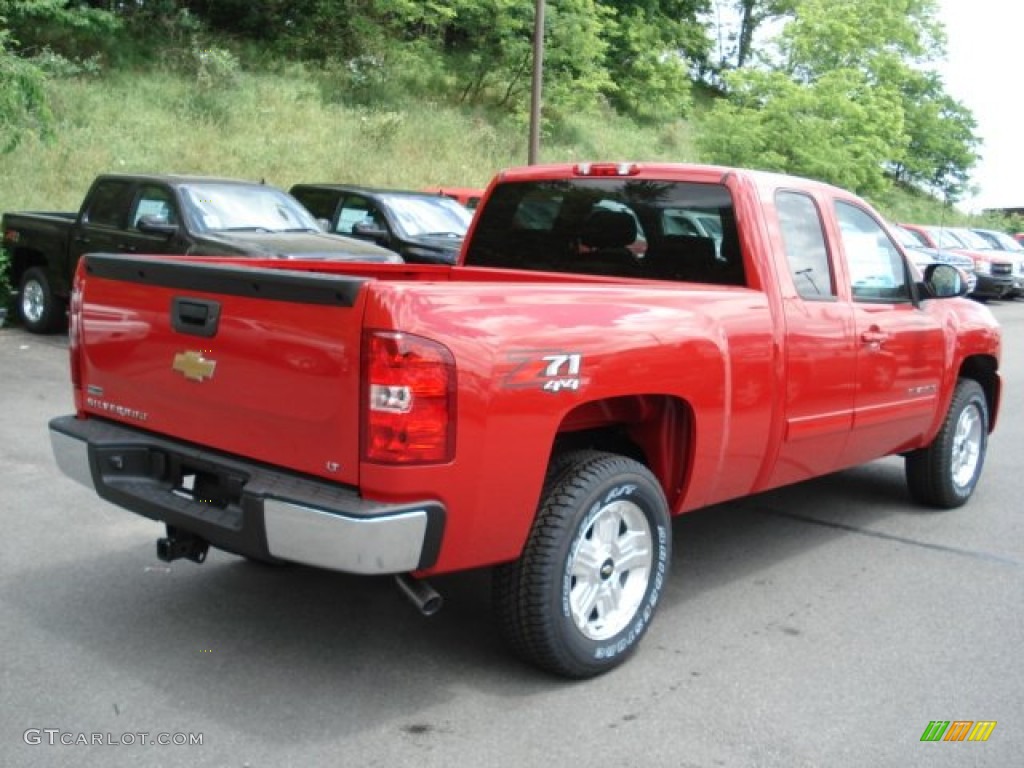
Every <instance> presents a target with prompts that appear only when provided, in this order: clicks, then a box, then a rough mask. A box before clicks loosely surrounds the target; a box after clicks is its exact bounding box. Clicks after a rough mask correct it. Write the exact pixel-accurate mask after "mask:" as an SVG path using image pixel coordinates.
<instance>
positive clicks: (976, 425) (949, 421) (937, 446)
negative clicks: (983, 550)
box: [906, 379, 988, 509]
mask: <svg viewBox="0 0 1024 768" xmlns="http://www.w3.org/2000/svg"><path fill="white" fill-rule="evenodd" d="M987 447H988V401H987V400H986V399H985V393H984V392H983V391H982V389H981V385H979V384H978V382H976V381H974V380H973V379H960V380H959V381H958V382H957V385H956V390H955V391H954V392H953V400H952V402H951V403H950V405H949V412H948V413H947V414H946V419H945V421H943V423H942V428H941V429H940V430H939V433H938V434H937V435H936V436H935V439H934V440H933V441H932V443H931V445H929V446H927V447H926V448H921V449H919V450H916V451H914V452H912V453H909V454H907V458H906V474H907V487H908V488H909V489H910V495H911V496H912V497H913V499H914V500H915V501H917V502H919V503H921V504H926V505H928V506H932V507H939V508H940V509H953V508H954V507H959V506H963V505H964V504H966V503H967V500H968V499H969V498H970V497H971V494H972V493H974V487H975V486H976V485H977V484H978V479H979V478H980V477H981V469H982V467H983V466H984V464H985V451H986V450H987Z"/></svg>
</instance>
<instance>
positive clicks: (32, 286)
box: [21, 280, 46, 323]
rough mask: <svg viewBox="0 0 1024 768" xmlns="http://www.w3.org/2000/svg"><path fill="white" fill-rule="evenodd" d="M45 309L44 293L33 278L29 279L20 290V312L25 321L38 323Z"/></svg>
mask: <svg viewBox="0 0 1024 768" xmlns="http://www.w3.org/2000/svg"><path fill="white" fill-rule="evenodd" d="M45 311H46V294H45V291H44V289H43V286H41V285H40V284H39V283H38V282H37V281H35V280H29V281H28V282H26V283H25V287H24V288H23V289H22V291H21V314H22V316H23V317H24V318H25V320H26V321H28V322H30V323H38V322H40V321H41V320H42V319H43V312H45Z"/></svg>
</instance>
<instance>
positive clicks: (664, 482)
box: [549, 394, 696, 510]
mask: <svg viewBox="0 0 1024 768" xmlns="http://www.w3.org/2000/svg"><path fill="white" fill-rule="evenodd" d="M695 432H696V431H695V419H694V412H693V408H692V407H691V405H690V403H689V402H687V401H686V400H684V399H683V398H680V397H677V396H674V395H666V394H642V395H625V396H619V397H610V398H607V399H602V400H592V401H589V402H587V403H582V404H579V405H577V406H576V407H574V408H573V409H572V410H571V411H569V412H568V413H567V414H566V415H565V418H564V419H563V420H562V422H561V424H560V425H559V427H558V431H557V434H556V437H555V441H554V444H553V446H552V452H551V457H550V461H554V459H555V457H556V456H558V455H559V454H561V453H565V452H567V451H572V450H579V449H584V448H591V449H594V450H599V451H607V452H609V453H617V454H620V455H623V456H627V457H629V458H631V459H634V460H636V461H638V462H640V463H641V464H643V465H645V466H646V467H647V468H648V469H650V470H651V472H652V473H653V474H654V476H655V478H657V480H658V483H659V484H660V485H661V488H662V490H663V491H664V493H665V498H666V500H667V501H668V507H669V510H676V509H677V508H678V506H679V504H680V501H681V499H682V497H683V494H684V492H685V490H686V487H687V485H688V483H689V480H690V473H691V471H692V467H693V457H694V455H695V442H696V434H695ZM550 461H549V463H550Z"/></svg>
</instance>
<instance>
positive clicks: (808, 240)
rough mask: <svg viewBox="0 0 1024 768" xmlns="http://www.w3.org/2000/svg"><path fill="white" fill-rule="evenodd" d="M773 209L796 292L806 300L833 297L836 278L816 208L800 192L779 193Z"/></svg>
mask: <svg viewBox="0 0 1024 768" xmlns="http://www.w3.org/2000/svg"><path fill="white" fill-rule="evenodd" d="M775 210H776V211H777V212H778V215H779V229H780V230H781V231H782V244H783V247H784V248H785V250H786V261H787V262H788V263H789V271H790V274H792V276H793V285H795V286H796V291H797V293H799V294H800V296H801V297H802V298H805V299H823V298H832V297H834V296H835V295H836V287H835V280H834V279H833V277H832V268H831V265H830V264H829V258H828V248H827V247H826V246H825V235H824V232H823V230H822V226H821V215H820V213H819V212H818V207H817V206H816V205H815V204H814V200H812V199H811V198H810V197H809V196H808V195H805V194H802V193H800V192H778V193H777V194H776V195H775Z"/></svg>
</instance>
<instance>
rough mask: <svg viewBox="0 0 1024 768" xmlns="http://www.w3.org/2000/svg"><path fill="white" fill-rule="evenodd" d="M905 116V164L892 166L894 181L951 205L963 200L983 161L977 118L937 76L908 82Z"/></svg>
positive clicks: (924, 75)
mask: <svg viewBox="0 0 1024 768" xmlns="http://www.w3.org/2000/svg"><path fill="white" fill-rule="evenodd" d="M903 110H904V113H905V115H906V132H907V135H908V137H909V142H908V145H907V151H906V154H905V155H904V156H903V158H902V159H900V160H898V161H896V162H894V163H893V167H892V171H893V175H894V176H895V177H896V179H897V180H898V181H901V182H903V183H906V184H912V185H915V186H918V187H923V188H924V189H926V190H928V191H930V192H933V193H936V194H938V195H940V196H941V197H943V198H944V199H945V200H947V201H948V202H955V201H957V200H960V199H962V198H963V197H964V196H965V195H966V194H967V193H968V192H969V191H970V180H971V169H972V168H974V166H975V165H976V164H977V162H978V159H979V155H978V147H979V145H980V139H979V138H978V136H977V134H976V131H977V122H976V121H975V119H974V115H973V114H971V111H970V110H969V109H967V108H966V107H965V106H964V105H963V104H961V103H960V102H958V101H957V100H956V99H954V98H953V97H952V96H950V95H949V94H947V93H946V92H945V90H944V88H943V85H942V81H941V79H940V78H939V76H938V75H937V74H935V73H934V72H924V73H917V76H916V77H910V78H908V79H907V80H906V81H904V84H903Z"/></svg>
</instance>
